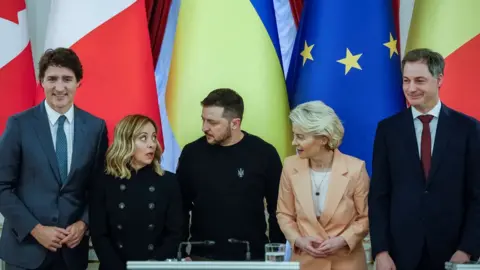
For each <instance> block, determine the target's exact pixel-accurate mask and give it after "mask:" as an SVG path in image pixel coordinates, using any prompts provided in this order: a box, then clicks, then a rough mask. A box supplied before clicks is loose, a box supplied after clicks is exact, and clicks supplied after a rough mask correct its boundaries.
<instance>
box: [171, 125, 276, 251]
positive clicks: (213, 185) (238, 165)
mask: <svg viewBox="0 0 480 270" xmlns="http://www.w3.org/2000/svg"><path fill="white" fill-rule="evenodd" d="M244 134H245V136H244V137H243V139H242V140H241V141H240V142H238V143H236V144H234V145H231V146H220V145H210V144H208V142H207V141H206V139H205V138H204V137H202V138H200V139H198V140H196V141H194V142H192V143H190V144H187V145H186V146H185V147H184V148H183V151H182V154H181V155H180V159H179V164H178V169H177V179H178V181H179V183H180V187H181V191H182V197H183V206H184V218H185V223H184V224H189V221H188V220H189V217H190V216H189V213H190V211H191V222H190V224H191V225H190V228H189V226H185V230H184V240H185V241H186V240H187V239H188V238H189V236H190V239H189V241H205V240H213V241H215V244H214V245H212V246H208V247H205V246H193V247H192V250H191V253H190V255H195V256H200V257H206V258H208V259H214V260H244V259H245V257H246V245H244V244H235V243H229V241H228V239H230V238H234V239H238V240H242V241H248V242H249V243H250V251H251V259H252V260H263V258H264V245H265V244H266V243H267V242H275V243H284V242H285V237H284V236H283V233H282V232H281V231H280V228H279V226H278V223H277V218H276V213H275V212H276V208H277V197H278V186H279V182H280V175H281V171H282V163H281V160H280V157H279V155H278V153H277V151H276V150H275V148H274V147H273V146H272V145H271V144H269V143H267V142H265V141H264V140H262V139H260V138H259V137H257V136H254V135H251V134H248V133H246V132H244ZM264 199H266V202H267V210H268V214H269V219H268V223H269V232H268V234H269V236H268V237H267V235H266V231H267V226H266V225H267V224H266V220H265V210H264V209H265V208H264ZM189 229H190V230H189Z"/></svg>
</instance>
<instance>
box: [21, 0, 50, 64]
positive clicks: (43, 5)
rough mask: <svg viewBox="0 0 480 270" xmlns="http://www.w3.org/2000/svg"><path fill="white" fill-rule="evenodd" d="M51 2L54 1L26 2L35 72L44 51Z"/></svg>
mask: <svg viewBox="0 0 480 270" xmlns="http://www.w3.org/2000/svg"><path fill="white" fill-rule="evenodd" d="M51 2H52V0H26V3H27V16H28V32H29V34H30V40H31V43H32V52H33V61H34V63H35V70H37V64H36V63H38V60H39V58H40V56H41V55H42V53H43V51H44V41H45V33H46V29H47V23H48V14H49V12H50V4H51Z"/></svg>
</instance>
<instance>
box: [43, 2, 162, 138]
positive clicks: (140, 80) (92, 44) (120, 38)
mask: <svg viewBox="0 0 480 270" xmlns="http://www.w3.org/2000/svg"><path fill="white" fill-rule="evenodd" d="M57 47H67V48H71V49H73V50H74V51H75V52H76V53H77V54H78V56H79V58H80V61H81V62H82V65H83V70H84V78H83V81H82V82H81V84H80V87H79V88H78V90H77V94H76V96H75V104H76V105H77V106H78V107H80V108H82V109H84V110H86V111H88V112H90V113H92V114H94V115H96V116H98V117H100V118H102V119H105V121H106V122H107V128H108V133H109V139H110V142H112V138H113V129H114V126H115V125H116V124H117V123H118V121H119V120H121V119H122V118H123V117H124V116H126V115H128V114H143V115H146V116H149V117H150V118H152V119H153V120H154V121H155V122H156V124H157V126H158V128H159V130H158V132H157V133H158V134H157V137H158V139H159V140H160V141H161V142H162V141H163V140H162V134H161V130H160V128H161V123H160V112H159V109H158V98H157V91H156V84H155V75H154V65H153V58H152V55H151V50H150V40H149V33H148V24H147V17H146V10H145V3H144V1H143V0H102V1H99V0H81V1H79V0H52V4H51V10H50V18H49V21H48V26H47V36H46V41H45V49H49V48H57ZM38 92H41V91H38ZM43 98H44V95H43V93H38V94H37V102H40V101H41V100H43Z"/></svg>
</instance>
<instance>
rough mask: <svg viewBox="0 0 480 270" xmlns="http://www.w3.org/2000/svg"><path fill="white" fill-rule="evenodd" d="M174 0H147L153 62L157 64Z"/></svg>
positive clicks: (146, 6)
mask: <svg viewBox="0 0 480 270" xmlns="http://www.w3.org/2000/svg"><path fill="white" fill-rule="evenodd" d="M171 4H172V0H145V8H146V11H147V19H148V30H149V32H150V47H151V49H152V56H153V64H154V65H156V64H157V60H158V56H159V55H160V48H161V46H162V41H163V34H164V33H165V27H166V26H167V19H168V12H169V11H170V5H171Z"/></svg>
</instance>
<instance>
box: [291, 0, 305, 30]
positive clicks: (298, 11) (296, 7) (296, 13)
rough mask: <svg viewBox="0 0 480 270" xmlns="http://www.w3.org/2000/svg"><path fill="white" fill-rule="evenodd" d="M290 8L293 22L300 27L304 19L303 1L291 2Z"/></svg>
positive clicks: (295, 0)
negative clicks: (299, 24) (301, 20)
mask: <svg viewBox="0 0 480 270" xmlns="http://www.w3.org/2000/svg"><path fill="white" fill-rule="evenodd" d="M290 8H291V9H292V15H293V20H294V21H295V24H296V25H297V27H298V23H299V22H300V18H301V17H302V9H303V0H290Z"/></svg>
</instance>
